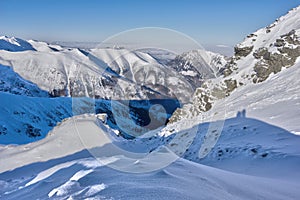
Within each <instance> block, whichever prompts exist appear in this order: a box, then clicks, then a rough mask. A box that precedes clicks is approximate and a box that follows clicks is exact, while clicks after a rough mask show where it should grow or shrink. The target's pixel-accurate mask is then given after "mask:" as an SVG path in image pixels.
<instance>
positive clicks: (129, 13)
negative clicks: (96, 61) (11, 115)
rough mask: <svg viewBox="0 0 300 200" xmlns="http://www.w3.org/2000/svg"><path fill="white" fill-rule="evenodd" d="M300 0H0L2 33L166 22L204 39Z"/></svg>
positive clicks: (67, 33) (92, 32)
mask: <svg viewBox="0 0 300 200" xmlns="http://www.w3.org/2000/svg"><path fill="white" fill-rule="evenodd" d="M297 5H300V0H287V1H283V0H247V1H246V0H198V1H196V0H195V1H194V0H186V1H183V0H181V1H176V0H151V1H150V0H144V1H142V0H130V1H129V0H127V1H126V0H98V1H97V0H86V1H84V0H26V1H25V0H24V1H22V0H1V2H0V19H1V26H0V34H1V35H8V36H16V37H20V38H24V39H38V40H46V41H81V42H100V41H102V40H104V39H105V38H107V37H109V36H111V35H113V34H116V33H118V32H121V31H125V30H128V29H133V28H139V27H164V28H170V29H174V30H176V31H180V32H182V33H185V34H187V35H189V36H190V37H192V38H194V39H195V40H197V41H198V42H200V43H202V44H229V45H234V44H236V43H238V42H240V41H241V40H242V39H243V38H244V37H245V36H246V35H247V34H249V33H251V32H253V31H255V30H256V29H258V28H261V27H264V26H266V25H269V24H270V23H272V22H273V21H274V20H275V19H276V18H277V17H279V16H281V15H283V14H285V13H286V12H287V11H288V10H290V9H291V8H293V7H296V6H297Z"/></svg>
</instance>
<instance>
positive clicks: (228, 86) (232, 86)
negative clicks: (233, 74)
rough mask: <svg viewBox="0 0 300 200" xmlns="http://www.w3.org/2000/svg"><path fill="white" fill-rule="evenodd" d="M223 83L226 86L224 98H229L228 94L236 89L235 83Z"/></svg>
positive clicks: (230, 81) (228, 80)
mask: <svg viewBox="0 0 300 200" xmlns="http://www.w3.org/2000/svg"><path fill="white" fill-rule="evenodd" d="M224 82H225V84H226V96H229V95H230V93H231V92H232V91H233V90H234V89H236V88H237V81H236V80H233V79H227V80H225V81H224Z"/></svg>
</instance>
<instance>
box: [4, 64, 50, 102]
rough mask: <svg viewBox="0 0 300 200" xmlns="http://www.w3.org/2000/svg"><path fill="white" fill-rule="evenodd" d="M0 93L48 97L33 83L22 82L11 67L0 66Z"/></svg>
mask: <svg viewBox="0 0 300 200" xmlns="http://www.w3.org/2000/svg"><path fill="white" fill-rule="evenodd" d="M0 92H7V93H10V94H17V95H24V96H31V97H49V94H48V92H46V91H43V90H41V89H40V88H39V87H38V86H37V85H35V84H34V83H31V82H29V81H27V80H24V79H23V78H22V77H21V76H20V75H18V74H17V73H16V72H14V71H13V70H12V69H11V67H7V66H2V65H0Z"/></svg>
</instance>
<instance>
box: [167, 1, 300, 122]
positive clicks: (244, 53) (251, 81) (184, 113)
mask: <svg viewBox="0 0 300 200" xmlns="http://www.w3.org/2000/svg"><path fill="white" fill-rule="evenodd" d="M299 19H300V7H297V8H295V9H293V10H291V11H290V12H289V13H288V14H287V15H285V16H283V17H281V18H279V19H277V20H276V22H274V23H273V24H272V25H270V26H267V27H266V28H262V29H259V30H258V31H256V32H255V33H253V34H250V35H248V36H247V37H246V39H245V40H244V41H243V42H242V43H240V44H238V45H236V47H235V55H234V56H233V57H231V58H230V59H229V61H228V62H227V64H226V66H225V67H224V68H221V69H220V71H219V72H220V73H221V74H222V75H221V76H219V77H217V78H216V79H210V80H208V81H206V82H205V83H203V85H202V87H200V88H197V90H196V92H195V94H194V98H193V99H194V100H193V104H188V105H186V106H185V108H184V109H178V110H177V111H176V113H175V114H174V116H173V118H172V119H171V122H173V121H178V120H180V119H181V118H182V119H184V118H186V117H193V116H194V117H195V116H197V115H199V114H201V113H203V112H206V111H208V110H210V109H211V108H212V107H213V106H212V105H213V104H214V102H216V101H218V100H220V99H223V98H225V97H227V96H230V95H231V94H232V93H234V92H235V90H236V89H237V88H239V87H245V86H247V85H255V84H258V83H260V82H264V81H266V80H268V78H269V77H270V76H274V74H277V73H279V72H281V71H282V70H284V69H286V68H290V67H292V68H296V67H295V65H296V64H297V63H298V60H299V57H300V20H299ZM294 76H295V75H293V77H294ZM295 78H296V77H295ZM253 87H255V86H253Z"/></svg>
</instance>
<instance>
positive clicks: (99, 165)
mask: <svg viewBox="0 0 300 200" xmlns="http://www.w3.org/2000/svg"><path fill="white" fill-rule="evenodd" d="M75 121H76V126H75V124H74V123H75ZM75 121H74V119H70V120H66V121H65V122H63V123H62V124H61V125H60V126H57V127H56V128H55V129H54V130H53V131H52V132H51V133H50V134H49V135H48V137H47V138H46V139H44V140H43V141H39V142H37V143H31V144H27V145H21V146H17V147H13V146H6V147H1V149H0V153H1V158H2V161H3V164H1V166H0V184H1V189H0V195H1V198H2V199H16V198H22V199H32V198H34V199H46V198H53V199H84V198H85V199H87V198H91V199H140V198H141V197H142V198H143V199H157V198H159V199H170V198H172V199H195V200H196V199H197V200H198V199H230V200H231V199H253V198H254V197H255V198H258V199H291V200H292V199H297V197H298V196H299V195H300V194H299V190H298V185H299V184H298V182H294V181H290V180H288V179H285V180H284V179H280V178H278V177H275V178H274V177H273V178H265V177H261V176H253V175H252V176H249V175H242V174H238V173H232V172H228V171H224V170H219V169H216V168H212V167H208V166H204V165H200V164H197V163H194V162H189V161H187V160H185V159H179V160H177V161H176V162H174V163H172V164H171V165H170V166H168V167H166V168H163V169H159V170H157V171H154V172H150V173H146V174H132V173H125V172H120V171H116V170H113V169H111V168H110V167H108V166H106V165H113V164H114V163H117V162H120V161H121V160H122V162H127V163H128V164H129V163H130V164H129V165H126V167H127V168H128V167H129V168H130V167H132V168H134V169H136V170H137V171H139V169H142V170H144V168H145V166H151V165H153V163H148V164H147V163H145V162H147V160H145V161H143V163H144V164H142V165H140V164H139V162H137V160H136V159H129V158H126V157H124V156H123V157H122V156H119V155H114V153H113V152H111V150H110V148H106V145H107V144H108V143H109V139H108V137H106V136H105V135H101V134H100V135H99V134H95V135H93V134H91V135H90V137H89V138H90V143H89V144H90V145H89V146H87V147H89V148H92V147H95V146H94V145H96V146H97V147H100V148H103V150H102V151H101V152H103V151H104V152H105V150H106V151H109V155H111V157H106V158H105V159H106V162H105V163H104V162H99V161H98V160H96V159H95V158H93V157H91V156H90V154H89V153H88V152H87V151H82V149H84V147H83V146H82V143H81V141H80V139H79V137H78V135H77V131H76V127H77V128H79V130H78V131H83V130H85V131H87V130H89V131H88V132H87V133H91V132H97V129H98V128H99V127H97V125H96V124H95V123H94V122H93V117H92V116H81V117H77V118H76V119H75ZM95 136H96V138H95ZM119 140H121V141H122V139H121V138H119ZM141 142H142V143H144V144H143V145H145V142H146V143H149V142H150V141H149V140H148V139H147V140H140V141H139V140H136V141H135V143H136V145H132V147H133V148H132V149H131V150H133V151H136V150H137V149H136V148H137V146H139V143H141ZM258 151H259V149H258ZM76 152H77V153H76ZM107 153H108V152H107ZM258 153H260V152H258ZM104 155H105V153H104ZM41 161H42V162H41ZM269 161H270V160H269ZM270 162H272V161H270ZM236 164H238V163H236ZM124 167H125V166H124ZM29 169H30V170H29ZM8 170H10V171H8ZM282 170H283V169H282Z"/></svg>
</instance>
